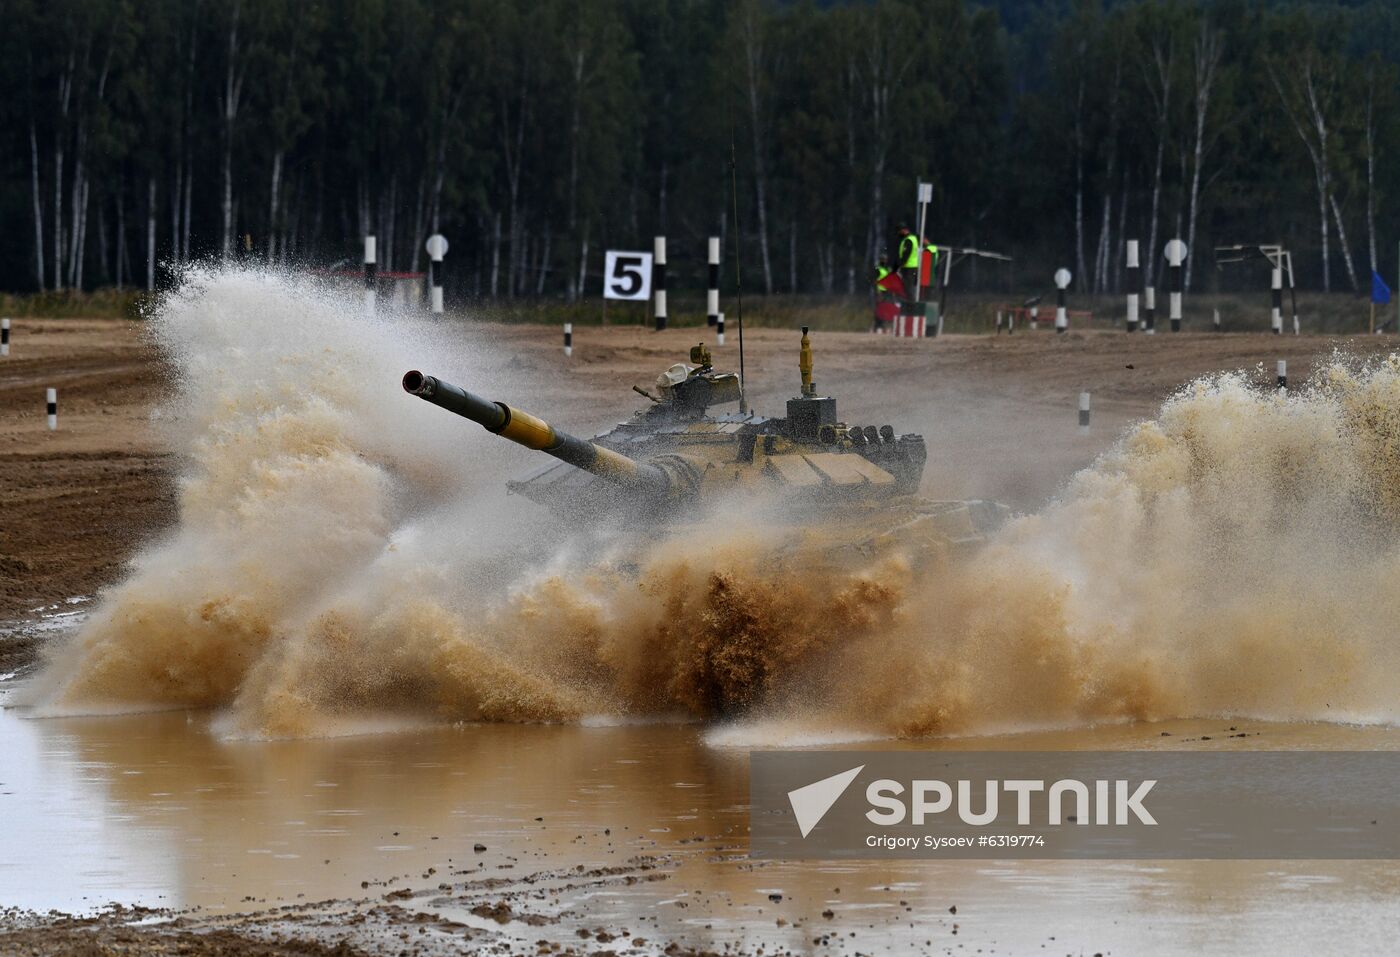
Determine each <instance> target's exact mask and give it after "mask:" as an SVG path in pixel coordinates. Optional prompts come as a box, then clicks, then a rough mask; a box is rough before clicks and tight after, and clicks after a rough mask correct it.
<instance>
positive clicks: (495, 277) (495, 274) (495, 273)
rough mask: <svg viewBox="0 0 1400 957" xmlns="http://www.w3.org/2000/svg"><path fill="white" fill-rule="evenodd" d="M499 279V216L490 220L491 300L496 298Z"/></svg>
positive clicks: (498, 214)
mask: <svg viewBox="0 0 1400 957" xmlns="http://www.w3.org/2000/svg"><path fill="white" fill-rule="evenodd" d="M500 278H501V214H500V213H497V214H496V215H495V217H494V218H493V219H492V227H491V298H492V299H495V298H496V293H497V291H498V290H499V288H500Z"/></svg>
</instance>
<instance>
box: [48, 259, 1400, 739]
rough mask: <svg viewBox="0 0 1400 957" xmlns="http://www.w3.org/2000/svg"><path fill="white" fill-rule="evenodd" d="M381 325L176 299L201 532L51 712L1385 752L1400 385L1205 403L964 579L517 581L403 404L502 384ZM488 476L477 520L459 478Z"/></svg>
mask: <svg viewBox="0 0 1400 957" xmlns="http://www.w3.org/2000/svg"><path fill="white" fill-rule="evenodd" d="M359 309H360V307H359V304H358V302H354V301H342V300H339V299H337V298H336V297H335V296H333V295H330V294H327V293H324V292H316V291H313V290H309V289H307V288H306V287H305V285H304V284H301V283H297V282H293V281H291V280H287V279H283V278H279V277H276V276H268V275H264V274H258V273H250V272H241V271H218V272H196V273H192V274H191V275H190V276H189V277H188V278H187V280H186V282H185V283H184V285H183V286H182V287H181V288H180V290H178V291H177V292H176V293H175V294H174V295H172V296H171V297H169V299H168V300H167V302H166V303H165V305H164V308H163V309H162V311H161V314H160V316H159V317H158V319H156V320H155V321H154V322H153V324H152V329H153V335H154V336H155V337H156V340H157V342H158V343H159V345H160V346H161V348H162V349H163V350H164V351H165V352H166V354H167V355H168V356H169V358H170V359H171V362H172V365H173V366H174V368H175V369H176V370H177V381H176V382H175V383H174V390H173V398H172V400H171V402H170V403H169V407H168V408H167V409H165V410H163V415H164V416H165V417H166V418H168V419H171V420H173V422H174V424H173V425H172V426H171V431H172V439H173V441H174V442H175V443H176V444H177V447H179V448H180V449H181V450H182V451H183V452H184V453H185V459H186V464H185V466H184V468H183V472H182V477H181V481H180V489H179V493H180V521H179V524H178V527H177V528H176V529H175V530H174V531H173V532H172V533H171V534H170V535H169V536H168V538H166V539H165V540H163V541H160V542H158V543H155V544H153V545H151V546H150V547H149V548H147V549H146V550H145V551H143V552H142V553H141V554H140V555H138V556H137V557H136V559H135V560H134V562H133V565H132V569H131V571H130V574H129V576H128V578H127V580H126V581H125V582H124V583H123V584H122V585H120V586H118V587H116V588H113V589H112V590H111V591H110V592H109V593H108V594H106V595H105V596H104V600H103V602H102V606H101V608H100V609H99V610H98V611H97V612H96V613H95V614H94V615H93V617H92V618H91V620H90V621H89V623H88V624H87V626H86V627H85V628H84V629H83V630H82V632H81V633H80V634H79V635H78V636H76V638H75V639H74V640H73V641H72V642H71V643H70V644H68V645H66V646H64V647H61V648H59V649H56V650H55V652H54V653H53V655H52V658H51V660H50V662H49V664H48V667H47V668H46V670H45V672H44V673H43V675H42V676H41V677H40V678H39V679H38V680H36V682H35V683H34V684H33V685H32V687H31V688H30V689H29V693H30V695H31V697H32V698H33V699H34V700H35V702H36V703H37V704H38V705H39V706H40V708H41V710H43V711H46V712H48V713H71V712H86V711H110V710H123V709H141V708H152V707H180V706H198V707H209V708H214V709H218V710H219V711H220V712H221V719H220V720H221V723H222V726H223V727H224V728H225V729H226V730H227V731H229V732H230V733H235V734H253V735H310V734H325V733H335V732H336V731H338V730H346V729H348V730H359V729H363V728H364V727H365V722H366V721H371V720H378V719H383V718H385V717H387V716H393V717H394V718H396V719H398V720H402V719H404V718H405V717H407V718H408V719H410V720H431V721H439V720H492V721H573V720H580V719H582V718H585V717H588V716H592V715H599V714H602V715H612V716H624V717H626V716H638V715H641V716H675V715H689V716H695V717H700V718H713V717H716V716H718V715H720V714H724V713H731V712H734V711H735V710H743V711H744V712H745V713H746V714H748V715H749V716H750V717H749V720H750V721H751V722H753V725H751V726H762V723H763V722H765V721H771V722H775V723H781V724H782V725H783V726H784V727H789V728H790V727H794V726H795V727H800V728H804V729H808V730H812V731H815V732H817V733H819V734H820V733H821V732H822V731H823V730H825V729H840V730H841V731H844V732H847V733H866V734H881V735H888V734H896V735H921V734H930V733H946V732H979V731H991V730H1002V729H1007V728H1018V727H1025V726H1028V725H1035V726H1046V725H1072V724H1076V723H1082V722H1086V721H1100V720H1113V719H1122V718H1165V717H1172V716H1186V715H1202V714H1249V715H1254V716H1258V717H1270V718H1293V719H1296V718H1303V719H1309V718H1316V719H1343V720H1361V721H1391V720H1393V719H1394V718H1395V713H1396V705H1397V702H1398V701H1400V696H1398V695H1397V692H1400V681H1397V679H1396V678H1395V677H1394V675H1395V674H1397V673H1400V672H1397V668H1396V665H1397V664H1400V662H1397V660H1396V658H1397V652H1396V647H1397V643H1396V642H1395V640H1394V637H1393V625H1394V623H1396V622H1397V621H1400V589H1396V588H1394V587H1391V586H1392V585H1393V583H1395V582H1396V581H1397V580H1400V578H1397V576H1400V550H1397V536H1396V521H1397V517H1400V362H1397V360H1395V359H1391V360H1389V361H1385V362H1380V363H1376V364H1372V365H1369V366H1362V365H1357V364H1349V363H1347V362H1344V361H1341V360H1337V361H1334V362H1333V363H1331V364H1330V365H1327V366H1325V367H1324V368H1323V370H1322V371H1321V372H1320V373H1319V374H1318V376H1316V377H1315V379H1314V381H1312V382H1311V383H1309V384H1308V385H1307V386H1306V387H1305V388H1303V389H1301V390H1298V391H1295V392H1294V393H1291V394H1288V395H1283V394H1279V393H1275V392H1273V391H1271V390H1267V389H1262V388H1258V387H1256V386H1255V385H1253V384H1252V382H1253V381H1255V380H1254V379H1253V378H1252V377H1251V376H1249V375H1246V374H1231V375H1224V376H1219V377H1215V378H1211V379H1206V380H1202V381H1199V382H1196V383H1194V384H1192V385H1191V386H1190V387H1189V388H1188V389H1186V390H1185V391H1183V392H1182V393H1180V394H1179V395H1177V396H1175V397H1173V398H1172V399H1171V400H1170V401H1168V402H1167V403H1166V404H1165V405H1164V406H1163V408H1162V410H1161V412H1160V414H1159V416H1158V417H1157V418H1156V419H1155V420H1153V421H1150V422H1147V423H1144V424H1141V425H1139V426H1138V427H1136V428H1135V429H1133V430H1132V431H1131V432H1130V433H1129V434H1127V435H1126V436H1125V437H1124V438H1123V439H1122V440H1121V441H1120V442H1119V444H1118V445H1117V446H1116V447H1115V448H1114V449H1113V450H1112V451H1111V452H1109V453H1107V454H1106V455H1104V456H1103V457H1102V458H1101V459H1100V460H1099V462H1097V463H1096V464H1095V466H1094V467H1092V468H1090V469H1087V470H1085V471H1084V472H1082V473H1080V474H1079V475H1077V476H1075V477H1074V478H1073V479H1072V480H1071V482H1070V484H1069V485H1068V487H1067V488H1066V490H1065V492H1064V494H1063V495H1062V496H1061V498H1060V499H1059V501H1058V502H1057V503H1056V504H1054V505H1052V506H1051V507H1049V508H1047V509H1046V510H1044V511H1043V512H1041V513H1040V514H1037V515H1033V516H1029V517H1025V518H1022V519H1020V520H1018V521H1016V522H1014V523H1012V524H1011V525H1010V526H1008V527H1007V528H1006V529H1005V530H1004V532H1003V533H1002V534H1000V535H999V536H998V538H997V539H996V540H995V541H994V542H993V543H992V545H991V546H990V547H989V548H987V549H986V550H984V551H983V552H982V553H981V554H980V555H979V556H977V557H976V558H975V559H973V560H971V561H970V562H968V563H966V564H963V565H960V566H957V567H954V568H948V569H940V570H935V571H933V572H929V571H926V570H925V571H917V570H914V569H911V568H910V567H909V566H908V565H907V564H906V563H905V562H903V561H902V560H901V559H900V557H899V556H898V555H895V556H891V557H889V558H887V559H884V560H882V561H881V562H880V563H879V564H877V565H875V566H873V567H870V568H865V569H861V570H859V571H856V572H834V571H827V572H822V573H819V574H818V573H811V572H809V571H806V570H807V569H810V568H811V567H813V566H814V565H816V564H820V563H818V562H813V561H809V560H808V559H809V558H811V556H808V555H804V554H802V549H801V548H798V549H794V548H792V547H791V546H789V545H779V544H775V540H774V539H773V538H771V537H769V536H767V535H765V534H764V533H763V532H762V530H758V529H753V528H749V529H746V530H745V531H743V532H725V533H713V534H711V535H710V536H709V537H708V538H707V539H706V543H705V547H704V548H703V549H697V548H695V547H694V545H693V540H692V541H691V542H688V543H686V544H684V545H680V544H678V543H676V542H667V541H664V540H663V541H659V542H656V543H655V544H653V545H652V546H651V547H650V549H649V551H647V552H645V553H644V554H642V555H641V556H640V560H639V561H637V564H638V566H639V571H637V572H636V573H635V574H632V573H629V574H621V573H617V572H613V571H610V570H609V568H610V566H609V565H608V564H607V563H599V562H597V561H590V562H588V563H586V564H584V563H580V562H579V561H578V560H577V559H576V558H571V556H573V555H575V554H577V553H578V552H579V551H581V549H578V548H576V547H575V543H570V542H562V543H553V544H552V545H551V548H550V549H549V551H550V552H551V554H549V555H548V556H547V557H546V558H544V559H540V558H538V557H536V558H535V559H534V560H532V561H529V562H526V561H519V560H517V563H516V564H510V563H509V561H507V560H506V559H503V557H502V556H504V555H508V554H513V553H512V552H511V545H512V543H518V540H519V538H520V537H521V536H522V534H525V533H522V529H528V528H530V524H529V523H530V521H531V519H530V517H529V516H528V515H526V514H524V513H519V512H515V511H511V510H509V507H508V506H505V505H504V503H502V502H501V501H500V500H499V498H497V497H495V489H497V488H498V486H499V482H500V475H499V468H496V469H494V470H493V469H489V468H488V469H483V468H482V467H481V463H479V462H475V461H474V460H473V458H472V456H471V448H472V442H471V441H470V440H465V441H464V439H463V433H462V430H461V424H460V423H458V422H456V421H455V420H452V419H451V417H450V416H445V415H442V414H441V413H440V412H438V411H437V410H433V409H429V408H427V407H426V406H425V405H424V404H423V403H417V402H406V401H403V397H402V396H401V395H400V394H399V393H398V385H397V380H398V376H399V374H400V373H401V371H402V370H403V369H404V368H408V367H410V366H418V365H425V364H427V360H428V359H429V358H432V357H435V356H436V357H438V358H440V359H442V361H444V362H445V363H448V364H450V365H451V366H452V367H453V368H466V369H468V370H470V372H471V374H472V376H473V381H476V382H480V381H481V378H482V376H486V377H487V378H489V369H488V367H489V365H490V363H489V361H488V360H489V359H490V358H491V357H490V356H489V350H488V349H486V348H485V347H483V346H480V345H474V346H471V347H470V348H469V349H468V353H467V354H465V355H462V354H458V355H455V356H452V357H450V359H449V358H446V352H447V351H449V347H448V346H447V345H445V343H444V342H443V341H441V340H438V339H435V338H434V336H433V333H432V331H431V330H429V329H428V328H426V327H420V326H418V325H416V324H415V323H414V322H412V321H409V320H400V321H394V320H392V319H386V320H382V321H371V320H367V319H364V318H361V317H359ZM469 434H470V435H473V436H474V434H473V433H469ZM482 441H485V440H482ZM473 468H475V469H476V471H477V474H478V477H479V478H480V481H479V482H466V483H463V484H465V489H464V488H463V484H459V483H458V482H455V481H454V482H451V483H449V482H444V481H443V480H442V479H440V478H438V477H437V476H440V475H443V474H448V475H451V476H454V477H460V476H463V475H466V476H471V475H472V474H473V473H472V469H473ZM517 501H518V500H517ZM729 524H730V525H731V527H732V524H733V523H729ZM548 541H551V539H548V538H543V537H542V538H541V543H544V542H548ZM594 544H595V545H596V543H594ZM802 548H809V549H812V550H814V551H818V552H819V551H820V541H819V536H816V538H815V540H810V541H808V543H807V544H805V545H804V546H802ZM590 554H591V555H592V556H593V557H596V554H597V553H596V549H594V550H593V551H592V552H591V553H590ZM629 558H632V559H637V558H638V556H636V555H635V553H629ZM503 562H505V563H506V565H505V567H506V568H507V573H506V574H504V575H503V574H502V565H503ZM488 568H489V569H490V573H489V574H487V572H486V571H484V570H485V569H488ZM503 581H504V584H502V582H503Z"/></svg>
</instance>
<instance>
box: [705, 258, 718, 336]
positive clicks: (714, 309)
mask: <svg viewBox="0 0 1400 957" xmlns="http://www.w3.org/2000/svg"><path fill="white" fill-rule="evenodd" d="M708 258H709V261H710V288H709V290H708V291H707V292H706V293H705V322H706V323H707V324H708V325H711V326H717V325H719V237H718V236H711V237H710V255H709V257H708Z"/></svg>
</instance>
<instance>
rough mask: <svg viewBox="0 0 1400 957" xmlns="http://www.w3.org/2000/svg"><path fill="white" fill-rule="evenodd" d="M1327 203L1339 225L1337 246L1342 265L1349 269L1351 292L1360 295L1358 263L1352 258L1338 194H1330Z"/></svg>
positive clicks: (1348, 276)
mask: <svg viewBox="0 0 1400 957" xmlns="http://www.w3.org/2000/svg"><path fill="white" fill-rule="evenodd" d="M1327 202H1328V203H1329V204H1330V205H1331V207H1332V219H1333V221H1334V222H1336V224H1337V245H1338V246H1340V247H1341V249H1342V263H1343V264H1344V265H1345V266H1346V267H1347V279H1348V280H1349V281H1350V282H1351V291H1352V292H1357V293H1359V292H1360V291H1361V284H1360V283H1359V282H1357V279H1356V263H1355V262H1353V261H1352V258H1351V245H1350V244H1349V243H1348V242H1347V227H1346V223H1344V222H1342V210H1341V207H1340V206H1338V205H1337V194H1336V193H1335V192H1333V193H1330V194H1329V195H1328V197H1327Z"/></svg>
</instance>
